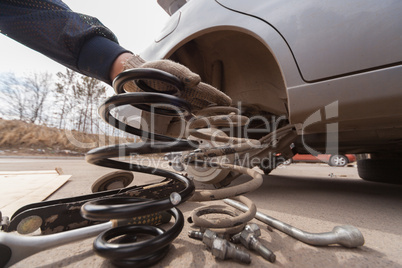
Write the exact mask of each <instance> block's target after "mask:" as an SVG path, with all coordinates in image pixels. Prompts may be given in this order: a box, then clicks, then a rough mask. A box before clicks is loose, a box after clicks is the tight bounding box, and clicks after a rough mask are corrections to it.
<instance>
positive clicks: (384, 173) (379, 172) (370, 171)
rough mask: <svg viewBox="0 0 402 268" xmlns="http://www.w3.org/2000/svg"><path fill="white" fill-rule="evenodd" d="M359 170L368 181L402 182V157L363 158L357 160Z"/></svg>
mask: <svg viewBox="0 0 402 268" xmlns="http://www.w3.org/2000/svg"><path fill="white" fill-rule="evenodd" d="M357 171H358V173H359V176H360V178H362V179H363V180H366V181H373V182H383V183H392V184H402V176H401V174H402V159H393V158H388V159H387V158H378V159H362V160H359V161H357Z"/></svg>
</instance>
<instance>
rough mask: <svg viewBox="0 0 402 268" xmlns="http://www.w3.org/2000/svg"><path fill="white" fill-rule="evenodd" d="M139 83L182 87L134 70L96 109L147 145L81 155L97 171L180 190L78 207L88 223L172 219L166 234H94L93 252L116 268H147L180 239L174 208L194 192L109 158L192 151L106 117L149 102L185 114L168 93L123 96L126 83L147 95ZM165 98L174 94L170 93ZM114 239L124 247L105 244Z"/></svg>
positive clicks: (146, 230)
mask: <svg viewBox="0 0 402 268" xmlns="http://www.w3.org/2000/svg"><path fill="white" fill-rule="evenodd" d="M142 79H149V80H156V81H161V82H164V83H166V84H169V85H171V86H173V87H174V88H175V89H176V90H177V91H180V90H183V88H184V87H183V85H182V83H181V82H180V80H179V79H178V78H176V77H174V76H173V75H170V74H169V73H166V72H163V71H159V70H154V69H135V70H128V71H125V72H123V73H121V74H120V75H119V76H118V77H117V78H116V79H115V81H114V85H113V86H114V88H115V91H116V93H117V94H118V95H115V96H113V97H111V98H109V99H108V100H106V101H105V103H103V104H102V105H101V106H100V107H99V114H100V116H101V117H102V119H103V120H104V121H105V122H107V123H108V124H110V125H112V126H114V127H116V128H118V129H120V130H122V131H125V132H128V133H130V134H133V135H137V136H140V137H142V138H143V139H145V140H148V141H147V142H145V143H141V144H137V143H133V144H122V145H112V146H107V147H101V148H96V149H93V150H91V151H90V152H88V153H87V155H86V160H87V162H89V163H91V164H95V165H99V166H103V167H110V168H115V169H122V170H128V171H133V172H142V173H149V174H153V175H156V176H162V177H165V178H167V179H170V180H174V181H178V182H180V183H182V184H183V185H184V189H183V190H181V191H179V192H173V193H171V194H170V196H168V197H165V198H162V199H158V200H138V199H135V198H109V199H104V200H98V201H92V202H88V203H86V204H85V205H84V206H82V208H81V214H82V216H83V217H85V218H87V219H90V220H110V219H126V218H131V217H139V216H143V215H148V214H150V213H154V212H160V211H167V212H168V213H170V214H171V215H172V216H173V217H174V218H175V223H174V224H173V226H172V227H171V228H170V229H169V230H168V231H164V230H162V229H161V228H157V227H154V226H144V225H142V226H123V227H117V228H113V229H110V230H108V231H106V232H103V233H102V234H100V235H99V236H98V237H97V239H96V240H95V241H94V250H95V252H96V253H97V254H98V255H100V256H102V257H105V258H108V259H111V261H112V263H113V264H115V265H117V266H120V267H132V266H134V265H135V266H136V267H146V266H150V265H153V264H155V263H156V262H158V261H159V260H160V259H161V258H163V257H164V256H165V255H166V254H167V252H168V249H169V246H170V244H171V243H172V241H173V240H174V239H175V238H176V237H177V236H178V235H179V234H180V232H181V230H182V228H183V225H184V218H183V214H182V213H181V211H180V210H179V209H177V208H175V206H177V205H179V204H180V203H182V202H185V201H186V200H188V199H189V198H190V197H191V196H192V195H193V193H194V189H195V188H194V184H193V182H192V181H191V180H189V179H188V178H186V177H185V176H182V175H180V174H177V173H174V172H170V171H166V170H162V169H157V168H153V167H146V166H142V165H137V164H134V163H128V162H123V161H118V160H113V159H111V158H118V157H121V156H130V155H132V154H135V155H141V154H150V153H163V152H172V151H186V150H193V149H194V145H196V144H197V143H189V142H188V141H186V140H179V139H175V138H171V137H168V136H163V135H158V134H154V133H149V132H146V131H143V130H140V129H137V128H135V127H132V126H130V125H127V124H125V123H123V122H122V121H120V120H118V119H117V118H115V117H114V116H113V115H112V114H111V111H112V110H113V109H114V108H117V107H119V106H122V105H134V106H137V107H138V108H140V109H142V110H149V109H150V108H149V104H153V103H157V104H161V103H162V104H169V105H174V106H175V107H177V108H178V109H180V111H182V112H183V113H190V112H191V106H190V104H188V103H187V102H186V101H184V100H182V99H179V98H177V97H175V96H171V95H169V94H161V93H155V92H136V93H123V92H124V89H123V86H124V84H125V83H127V82H131V81H135V82H136V84H137V85H138V86H139V87H140V88H141V89H143V90H144V91H153V89H151V88H149V87H148V86H147V85H146V84H145V83H144V82H143V81H142ZM167 93H170V94H172V93H173V94H174V92H167ZM154 112H155V113H158V114H162V115H169V116H177V111H172V110H169V109H163V108H162V109H161V108H159V109H157V110H155V111H154ZM137 235H138V236H140V235H150V236H154V237H153V238H151V239H148V240H145V241H140V242H137V241H136V236H137ZM120 236H123V240H125V241H124V242H122V240H121V239H120V242H118V241H113V242H110V241H112V240H113V239H115V238H117V237H120ZM124 236H125V238H124Z"/></svg>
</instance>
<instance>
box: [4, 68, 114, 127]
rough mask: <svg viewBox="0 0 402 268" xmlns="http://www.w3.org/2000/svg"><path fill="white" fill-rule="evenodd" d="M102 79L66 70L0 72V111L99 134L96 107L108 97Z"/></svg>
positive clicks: (6, 117) (32, 120)
mask: <svg viewBox="0 0 402 268" xmlns="http://www.w3.org/2000/svg"><path fill="white" fill-rule="evenodd" d="M106 91H107V85H106V84H104V83H103V82H101V81H99V80H97V79H95V78H91V77H87V76H83V75H80V74H78V73H76V72H74V71H72V70H69V69H66V70H65V71H64V72H59V73H57V74H56V75H54V74H49V73H33V74H30V75H24V76H19V75H16V74H14V73H2V74H0V93H1V94H0V114H1V116H2V117H3V118H5V119H18V120H21V121H25V122H29V123H35V124H44V125H47V126H51V127H57V128H60V129H74V130H77V131H80V132H86V133H97V131H98V129H96V128H97V127H99V117H98V115H97V107H98V106H99V105H100V103H101V102H103V101H104V100H105V99H106Z"/></svg>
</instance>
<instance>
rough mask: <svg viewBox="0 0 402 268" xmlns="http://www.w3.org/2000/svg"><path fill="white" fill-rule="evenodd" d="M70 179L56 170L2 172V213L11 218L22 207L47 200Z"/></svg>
mask: <svg viewBox="0 0 402 268" xmlns="http://www.w3.org/2000/svg"><path fill="white" fill-rule="evenodd" d="M70 177H71V175H60V174H59V173H57V172H56V171H55V170H44V171H9V172H4V171H3V172H0V211H1V213H2V214H3V216H8V217H11V216H12V214H13V213H14V212H15V211H16V210H17V209H19V208H20V207H22V206H24V205H28V204H31V203H35V202H40V201H43V200H45V199H46V198H47V197H48V196H50V195H51V194H52V193H53V192H55V191H56V190H57V189H59V188H60V187H61V186H62V185H63V184H64V183H66V182H67V180H68V179H69V178H70Z"/></svg>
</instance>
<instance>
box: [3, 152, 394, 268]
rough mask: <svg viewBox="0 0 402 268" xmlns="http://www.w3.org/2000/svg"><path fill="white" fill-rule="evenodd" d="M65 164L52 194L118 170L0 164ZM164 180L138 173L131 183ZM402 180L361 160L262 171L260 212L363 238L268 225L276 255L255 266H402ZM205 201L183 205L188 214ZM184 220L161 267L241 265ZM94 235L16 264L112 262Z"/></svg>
mask: <svg viewBox="0 0 402 268" xmlns="http://www.w3.org/2000/svg"><path fill="white" fill-rule="evenodd" d="M56 167H59V168H62V169H63V171H64V174H68V175H72V177H71V179H70V181H69V182H67V183H66V184H65V185H64V186H63V187H62V188H60V189H59V190H58V191H57V192H56V193H54V194H53V195H52V196H51V197H50V198H49V199H58V198H64V197H71V196H75V195H82V194H88V193H90V186H91V184H92V182H93V181H95V180H96V179H97V178H98V177H100V176H102V175H104V174H106V173H108V172H111V171H113V170H112V169H108V168H102V167H97V166H93V165H90V164H87V163H86V162H85V160H83V159H41V158H37V159H32V158H5V157H3V158H0V170H1V171H22V170H49V169H54V168H56ZM153 181H159V179H158V178H155V177H153V176H149V175H143V174H135V178H134V182H133V184H137V185H140V184H143V183H148V182H153ZM401 192H402V186H396V185H387V184H379V183H372V182H365V181H363V180H361V179H359V178H358V175H357V171H356V167H342V168H339V167H329V166H327V165H325V164H292V165H290V166H284V167H280V168H278V169H276V170H274V171H273V172H272V174H271V175H269V176H264V183H263V185H262V186H261V187H260V188H259V189H258V190H257V191H255V192H253V193H250V194H247V196H248V197H249V198H251V199H252V200H253V201H254V202H255V203H256V205H257V208H258V210H259V211H260V212H263V213H266V214H268V215H270V216H272V217H274V218H277V219H280V220H282V221H285V222H287V223H289V224H291V225H294V226H296V227H298V228H300V229H302V230H306V231H308V232H328V231H331V230H332V228H333V227H334V226H336V225H345V224H349V225H354V226H356V227H357V228H359V229H360V231H361V232H362V233H363V235H364V237H365V241H366V243H365V245H364V246H362V247H360V248H356V249H346V248H344V247H341V246H331V247H313V246H309V245H306V244H303V243H301V242H299V241H297V240H295V239H293V238H291V237H289V236H288V235H286V234H283V233H281V232H280V231H278V230H275V229H274V230H273V231H268V229H267V228H266V225H264V224H263V223H261V222H259V221H257V220H255V221H254V222H256V223H257V224H258V225H259V226H260V228H261V229H262V236H261V239H262V240H261V241H262V242H263V244H264V245H266V246H267V247H269V248H270V249H271V250H272V251H274V253H275V254H276V256H277V260H276V262H275V263H274V264H271V263H269V262H267V261H265V260H264V259H262V258H261V257H259V256H258V255H256V254H254V253H251V255H252V264H251V265H252V267H326V268H328V267H373V268H374V267H375V268H377V267H402V255H401V253H402V208H401V204H402V202H401V201H402V194H401ZM201 205H205V203H204V204H199V203H185V204H182V205H180V207H179V208H180V209H181V210H182V211H183V213H184V216H185V217H186V218H187V217H188V216H189V215H190V213H191V210H192V209H194V208H197V207H199V206H201ZM189 230H192V227H191V226H190V224H188V223H186V225H185V227H184V229H183V232H182V233H181V234H180V236H179V237H178V238H177V239H176V240H175V241H174V243H173V247H172V248H171V249H170V252H169V254H168V255H167V256H166V257H165V258H164V259H163V260H162V261H161V262H160V263H159V264H157V265H156V267H218V266H219V267H242V266H244V265H242V264H238V263H236V262H233V261H219V260H216V259H215V258H214V257H213V256H212V255H211V253H210V252H209V251H208V250H207V249H206V246H204V245H203V244H202V243H201V242H200V241H197V240H192V239H190V238H188V237H187V232H188V231H189ZM92 241H93V239H92V238H91V239H86V240H84V241H80V242H76V243H72V244H68V245H64V246H61V247H58V248H55V249H51V250H47V251H44V252H41V253H38V254H36V255H34V256H31V257H29V258H27V259H25V260H23V261H21V262H20V263H18V264H16V265H15V267H112V266H111V264H110V263H109V262H108V261H107V260H104V259H102V258H101V257H98V256H97V255H95V254H94V253H93V251H92Z"/></svg>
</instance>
